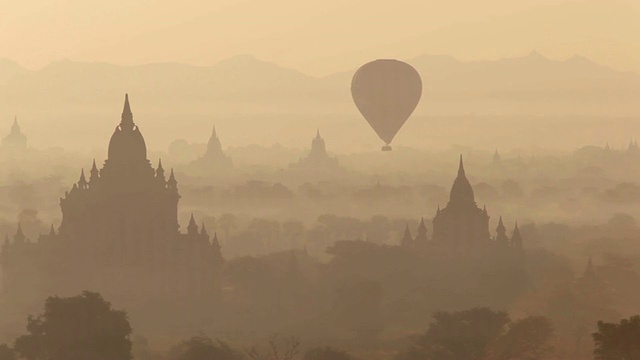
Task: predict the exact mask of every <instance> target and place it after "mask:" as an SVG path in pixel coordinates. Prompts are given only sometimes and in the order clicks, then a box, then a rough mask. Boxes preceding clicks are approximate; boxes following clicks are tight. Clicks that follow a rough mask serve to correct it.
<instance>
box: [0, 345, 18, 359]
mask: <svg viewBox="0 0 640 360" xmlns="http://www.w3.org/2000/svg"><path fill="white" fill-rule="evenodd" d="M16 358H17V357H16V352H15V351H13V349H12V348H10V347H9V346H8V345H7V344H2V345H0V360H16Z"/></svg>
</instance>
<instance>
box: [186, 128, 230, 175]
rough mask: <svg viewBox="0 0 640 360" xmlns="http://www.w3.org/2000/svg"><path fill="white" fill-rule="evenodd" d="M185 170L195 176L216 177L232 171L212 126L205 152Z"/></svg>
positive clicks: (228, 158)
mask: <svg viewBox="0 0 640 360" xmlns="http://www.w3.org/2000/svg"><path fill="white" fill-rule="evenodd" d="M187 169H188V170H189V172H190V173H194V174H196V175H205V176H207V175H217V174H221V173H222V174H224V173H228V172H229V171H230V170H231V169H233V162H232V161H231V158H230V157H228V156H227V155H226V154H225V153H224V151H223V150H222V144H221V143H220V139H219V138H218V134H217V133H216V127H215V126H213V130H212V131H211V136H210V137H209V141H208V142H207V150H206V151H205V153H204V154H203V155H202V156H200V157H199V158H198V159H196V160H194V161H192V162H191V163H190V164H189V165H188V167H187Z"/></svg>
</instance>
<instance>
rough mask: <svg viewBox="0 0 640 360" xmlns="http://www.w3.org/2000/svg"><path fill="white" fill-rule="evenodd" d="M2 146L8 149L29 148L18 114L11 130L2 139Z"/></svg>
mask: <svg viewBox="0 0 640 360" xmlns="http://www.w3.org/2000/svg"><path fill="white" fill-rule="evenodd" d="M2 148H3V149H8V150H25V149H26V148H27V136H26V135H25V134H23V133H22V130H21V129H20V125H19V124H18V117H17V116H16V117H15V118H14V119H13V125H12V126H11V132H10V133H9V134H8V135H7V136H5V137H4V138H3V139H2Z"/></svg>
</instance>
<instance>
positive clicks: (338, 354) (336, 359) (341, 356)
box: [302, 346, 354, 360]
mask: <svg viewBox="0 0 640 360" xmlns="http://www.w3.org/2000/svg"><path fill="white" fill-rule="evenodd" d="M302 359H303V360H354V357H353V356H351V354H349V353H348V352H346V351H344V350H337V349H334V348H332V347H329V346H326V347H317V348H313V349H309V350H307V352H306V353H305V354H304V357H303V358H302Z"/></svg>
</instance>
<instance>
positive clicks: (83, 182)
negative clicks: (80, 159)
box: [78, 169, 89, 189]
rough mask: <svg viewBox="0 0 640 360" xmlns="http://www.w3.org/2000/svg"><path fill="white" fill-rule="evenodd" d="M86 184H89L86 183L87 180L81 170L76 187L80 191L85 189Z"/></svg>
mask: <svg viewBox="0 0 640 360" xmlns="http://www.w3.org/2000/svg"><path fill="white" fill-rule="evenodd" d="M88 184H89V183H88V182H87V179H86V178H85V176H84V169H82V171H81V172H80V180H78V187H79V188H80V189H86V188H87V185H88Z"/></svg>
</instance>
